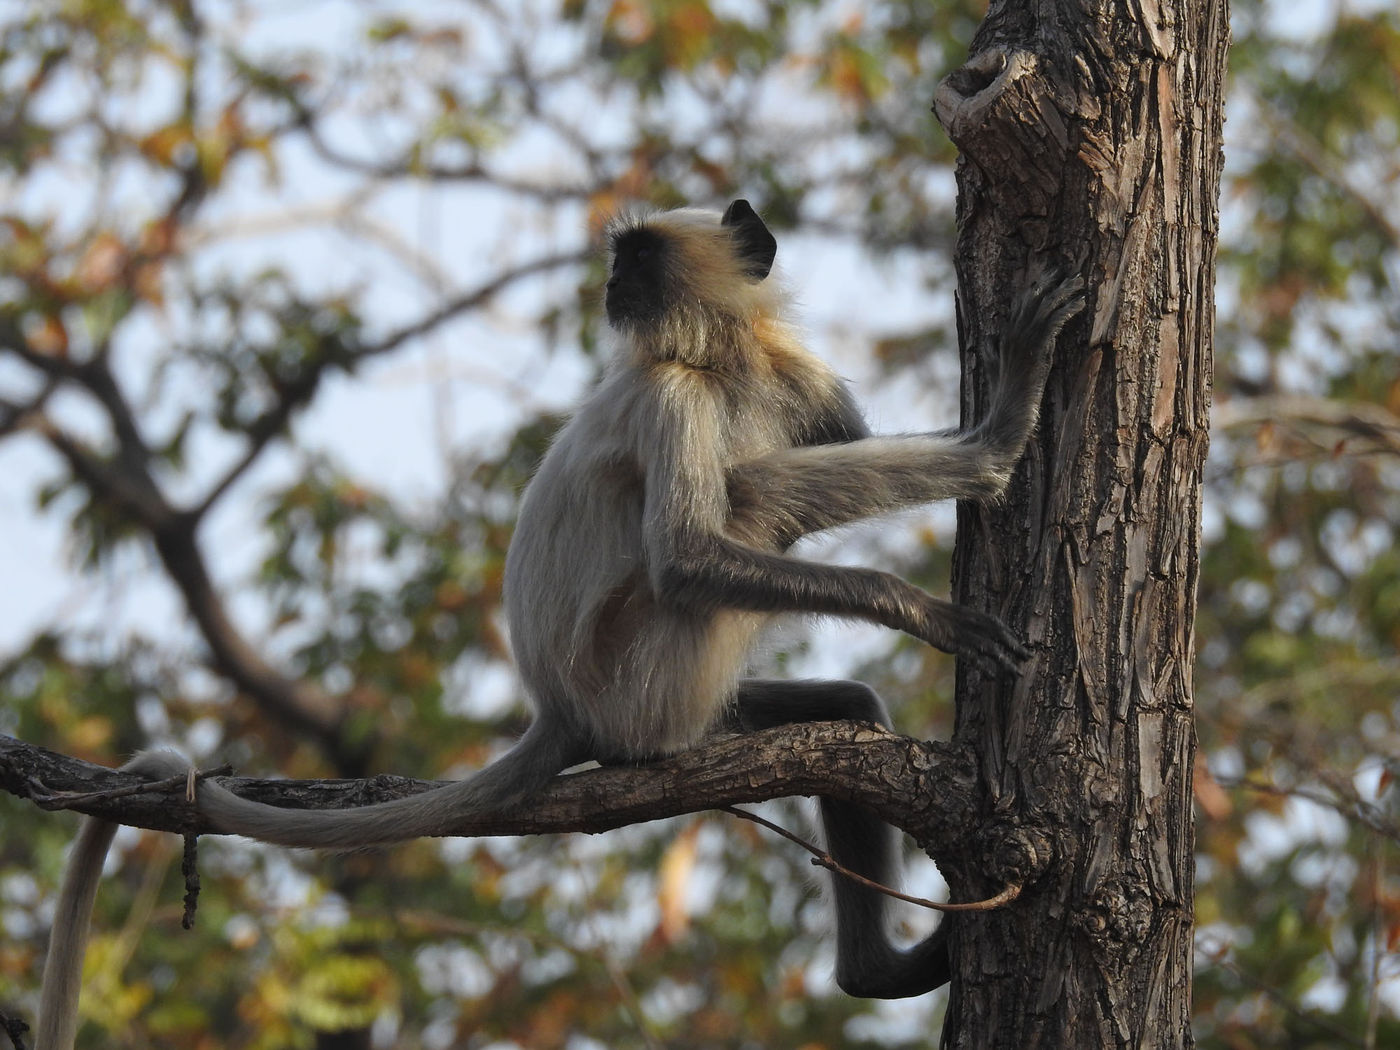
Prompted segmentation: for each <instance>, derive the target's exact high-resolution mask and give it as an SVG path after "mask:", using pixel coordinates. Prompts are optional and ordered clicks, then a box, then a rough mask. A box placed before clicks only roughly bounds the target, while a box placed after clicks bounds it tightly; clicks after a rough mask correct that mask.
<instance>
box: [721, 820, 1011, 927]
mask: <svg viewBox="0 0 1400 1050" xmlns="http://www.w3.org/2000/svg"><path fill="white" fill-rule="evenodd" d="M720 809H721V810H722V811H723V812H725V813H730V814H733V815H734V816H736V817H741V818H742V819H744V820H749V821H752V822H753V823H755V824H761V825H762V826H763V827H765V828H767V829H768V830H769V831H772V832H776V833H777V834H779V835H781V836H782V837H783V838H785V839H787V840H788V841H789V842H795V843H797V845H799V846H801V847H802V848H803V849H805V850H806V851H807V852H808V853H810V854H812V863H813V864H815V865H816V866H817V867H819V868H825V869H826V870H827V871H829V872H832V873H833V874H836V875H840V876H841V877H842V878H844V879H850V880H851V881H852V882H858V883H860V884H861V885H862V886H867V887H869V888H870V889H872V890H875V891H876V892H877V893H883V894H884V895H885V896H886V897H893V898H895V899H896V900H901V901H907V902H908V903H910V904H917V905H918V906H919V907H921V908H930V909H932V910H933V911H992V910H993V909H995V908H1000V907H1001V906H1002V905H1005V904H1010V903H1011V902H1012V901H1014V900H1015V899H1016V898H1017V897H1019V896H1020V895H1021V887H1020V886H1018V885H1015V884H1013V885H1010V886H1007V887H1006V889H1004V890H1002V891H1001V892H1000V893H998V894H997V895H996V896H995V897H988V898H987V899H986V900H981V901H967V902H965V903H962V904H951V903H948V902H947V901H931V900H929V899H928V898H927V897H911V896H910V895H909V894H907V893H900V892H899V891H898V890H896V889H894V888H892V887H890V886H886V885H885V884H884V883H880V882H876V881H875V880H873V879H867V878H866V877H865V876H864V875H860V874H858V873H856V872H854V871H852V870H851V869H850V868H847V867H843V866H842V865H841V864H838V863H837V862H836V860H835V859H834V858H833V857H832V856H831V854H830V853H828V852H826V850H824V849H821V848H819V847H817V846H814V845H812V843H810V842H808V841H807V840H806V839H804V838H802V837H800V836H798V835H794V834H793V833H792V832H791V831H788V830H787V828H784V827H779V826H778V825H777V824H774V823H773V822H772V821H771V820H765V819H764V818H762V817H760V816H759V815H758V814H756V813H750V812H749V811H748V810H744V809H739V808H738V807H736V806H721V807H720Z"/></svg>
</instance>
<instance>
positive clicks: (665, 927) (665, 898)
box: [657, 824, 700, 943]
mask: <svg viewBox="0 0 1400 1050" xmlns="http://www.w3.org/2000/svg"><path fill="white" fill-rule="evenodd" d="M699 835H700V825H699V824H692V825H691V826H690V827H689V828H687V829H686V830H685V831H684V832H682V833H681V835H680V836H678V837H677V838H676V840H675V841H674V842H672V843H671V845H670V846H669V847H667V849H666V853H665V854H664V855H663V856H662V858H661V865H660V867H659V868H658V870H657V874H658V877H659V880H660V886H659V887H658V890H657V897H658V903H659V904H660V905H661V923H660V927H659V929H660V933H661V935H662V936H663V937H664V938H665V939H666V940H667V941H668V942H671V943H674V942H675V941H676V940H678V939H679V938H680V937H682V936H683V935H684V934H685V931H686V929H687V928H688V927H689V926H690V911H689V909H688V908H687V907H686V902H685V894H686V890H687V889H688V888H689V886H690V877H691V875H692V874H693V873H694V871H695V859H696V855H697V853H698V846H697V843H698V839H699Z"/></svg>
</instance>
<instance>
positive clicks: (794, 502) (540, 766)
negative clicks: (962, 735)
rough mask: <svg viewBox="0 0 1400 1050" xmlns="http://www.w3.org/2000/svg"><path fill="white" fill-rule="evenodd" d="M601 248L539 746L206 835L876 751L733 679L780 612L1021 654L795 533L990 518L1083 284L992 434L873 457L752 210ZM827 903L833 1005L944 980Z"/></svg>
mask: <svg viewBox="0 0 1400 1050" xmlns="http://www.w3.org/2000/svg"><path fill="white" fill-rule="evenodd" d="M607 241H608V249H609V255H610V259H611V272H610V276H609V277H608V281H607V292H606V310H607V317H608V321H609V323H610V325H611V327H612V328H613V330H614V332H615V333H616V346H615V349H614V352H613V357H612V360H611V362H610V364H609V365H608V368H607V371H606V373H605V375H604V376H603V378H602V380H601V382H600V383H599V385H598V387H597V389H596V390H594V391H593V393H592V394H591V396H589V397H588V399H587V400H586V401H585V402H584V403H583V405H582V407H581V408H580V409H579V410H578V412H577V413H576V414H575V415H574V416H573V418H572V419H571V420H570V421H569V423H568V424H567V425H566V426H565V427H564V428H563V429H562V430H561V431H560V432H559V434H558V436H557V437H556V438H555V440H554V442H553V444H552V446H551V447H550V449H549V452H548V454H547V455H546V456H545V458H544V461H543V462H542V463H541V464H540V467H539V471H538V472H537V474H536V475H535V477H534V479H533V480H532V481H531V482H530V485H529V487H528V488H527V489H526V492H525V496H524V500H523V503H522V506H521V510H520V519H519V523H518V524H517V526H516V530H515V535H514V538H513V539H512V541H511V545H510V551H509V554H508V556H507V559H506V573H505V602H506V608H507V612H508V616H509V622H510V640H511V647H512V649H513V651H514V656H515V661H516V664H517V666H518V667H519V671H520V675H521V678H522V679H523V681H524V684H525V688H526V691H527V693H528V695H529V698H530V701H531V704H532V706H533V709H534V721H533V722H532V724H531V725H530V728H529V729H528V730H527V731H526V733H525V735H524V736H523V737H522V738H521V740H520V741H519V742H518V743H517V744H516V746H515V747H514V748H513V749H512V750H511V751H509V752H508V753H507V754H505V755H504V756H502V757H501V758H500V759H499V760H497V761H496V762H494V763H492V764H491V765H489V766H488V767H486V768H485V769H483V770H481V771H480V772H478V773H476V774H475V775H473V776H471V777H469V778H467V779H466V780H463V781H460V782H458V783H455V784H452V785H449V786H446V787H442V788H438V789H436V790H432V791H428V792H426V793H423V794H419V795H414V796H411V797H408V798H402V799H397V800H394V801H391V802H384V803H379V804H375V805H369V806H363V807H356V808H351V809H344V810H315V811H308V810H295V809H285V808H279V807H274V806H268V805H264V804H261V803H256V802H252V801H249V800H246V799H243V798H240V797H239V796H237V795H235V794H233V793H232V792H230V791H228V790H227V789H225V788H222V787H219V786H218V785H216V784H213V783H209V782H203V783H201V784H200V786H199V790H198V798H197V804H198V808H199V810H200V811H201V813H202V814H203V815H204V816H205V817H206V818H207V819H208V820H209V822H210V823H211V824H212V825H213V826H215V827H216V828H218V829H219V830H221V831H223V832H227V833H231V834H239V835H246V836H248V837H250V838H255V839H259V840H261V841H263V842H271V843H279V844H282V845H286V846H301V847H324V848H331V849H359V848H364V847H367V846H376V845H385V844H389V843H394V842H402V841H406V840H409V839H414V838H418V837H420V836H428V835H444V834H450V833H451V832H452V828H453V826H454V823H455V822H456V821H457V820H458V819H459V818H460V817H462V816H463V815H466V814H471V813H474V812H478V811H481V810H484V809H487V808H500V807H502V806H505V805H508V804H510V803H513V802H517V801H519V800H521V799H524V798H527V797H528V796H530V795H531V794H532V793H535V792H537V791H539V790H541V789H542V788H543V787H544V786H545V785H546V784H548V783H549V781H550V780H551V778H553V777H554V776H555V775H556V774H558V773H559V772H560V771H562V770H563V769H565V768H567V767H569V766H572V765H575V764H577V763H580V762H585V761H587V760H590V759H595V760H597V761H599V762H603V763H637V762H643V761H647V760H650V759H655V758H660V757H663V756H666V755H671V754H675V753H677V752H680V751H683V750H685V749H687V748H690V747H693V746H694V745H695V744H697V743H698V742H699V741H701V740H702V739H703V738H704V737H705V736H706V735H707V734H709V733H712V732H714V731H716V730H720V729H742V730H750V731H752V730H757V729H763V728H767V727H772V726H777V725H782V724H787V723H794V722H812V721H826V720H834V719H858V720H863V721H870V722H877V723H879V724H881V725H884V726H888V725H889V724H890V720H889V716H888V714H887V713H886V711H885V707H884V704H883V703H882V702H881V700H880V698H879V697H878V696H877V695H876V694H875V693H874V691H873V690H871V689H870V688H869V687H868V686H866V685H863V684H861V683H859V682H826V681H772V680H764V679H752V678H745V677H743V673H744V669H745V665H746V662H747V660H748V658H749V655H750V651H751V648H752V646H753V644H754V642H755V639H756V638H757V636H758V635H759V634H760V632H761V631H762V630H763V629H764V628H765V627H766V626H767V625H768V624H769V623H770V622H771V621H772V620H773V618H774V617H775V616H778V615H781V614H786V613H811V614H819V615H826V616H842V617H851V618H855V619H861V620H867V621H871V622H873V623H878V624H883V625H884V626H886V627H891V628H894V629H896V630H900V631H904V632H905V633H907V634H910V635H913V636H914V637H916V638H919V639H922V640H923V641H925V642H927V643H928V644H930V645H933V646H935V647H937V648H939V649H942V650H945V651H947V652H951V653H956V654H958V655H959V656H962V657H965V658H967V659H969V660H971V661H973V663H974V664H975V665H976V666H977V667H978V668H979V669H981V670H983V671H985V672H988V673H999V672H1006V673H1015V672H1016V670H1017V668H1018V665H1019V663H1020V661H1021V660H1022V659H1023V658H1024V657H1025V656H1026V655H1027V650H1026V649H1025V647H1024V645H1023V644H1022V643H1021V642H1020V640H1018V639H1017V637H1016V636H1015V635H1014V634H1012V632H1011V631H1009V630H1008V629H1007V628H1006V627H1005V626H1004V625H1003V624H1002V623H1001V622H1000V621H998V620H997V619H995V618H994V617H991V616H988V615H986V614H984V613H981V612H977V611H974V610H972V609H968V608H964V607H962V606H959V605H956V604H954V603H952V602H949V601H945V600H941V599H938V598H934V597H932V596H931V595H929V594H927V593H925V592H924V591H923V590H921V589H920V588H918V587H916V586H914V585H913V584H911V583H908V582H906V581H905V580H902V579H900V578H899V577H898V576H894V575H892V574H890V573H886V572H881V571H878V570H875V569H867V568H850V567H840V566H832V565H823V564H818V563H815V562H811V561H804V560H802V559H799V558H794V557H791V556H790V555H788V554H787V551H788V549H789V548H790V547H791V546H792V545H793V544H794V543H795V542H796V541H797V540H798V539H799V538H801V537H802V536H806V535H808V534H809V533H814V532H820V531H822V530H823V529H829V528H833V527H835V526H839V525H844V524H847V523H850V522H854V521H858V520H861V519H865V518H870V517H874V516H876V515H880V514H884V513H886V512H889V511H893V510H897V509H899V508H902V507H910V506H914V505H917V504H923V503H929V502H932V501H935V500H942V499H972V500H981V501H991V500H995V499H997V498H998V497H999V496H1000V495H1001V494H1002V492H1003V491H1004V489H1005V487H1006V484H1007V482H1008V480H1009V478H1010V476H1011V472H1012V469H1013V468H1014V467H1015V465H1016V463H1017V461H1018V460H1019V458H1020V456H1021V453H1022V451H1023V449H1024V447H1025V445H1026V442H1027V440H1028V438H1029V436H1030V433H1031V431H1032V430H1033V429H1034V427H1035V423H1036V415H1037V412H1038V408H1039V403H1040V398H1041V393H1042V390H1043V387H1044V384H1045V378H1046V373H1047V372H1048V370H1049V367H1050V359H1051V351H1052V349H1053V344H1054V341H1055V338H1056V336H1057V335H1058V333H1059V331H1060V329H1061V328H1062V326H1063V325H1064V324H1065V322H1066V321H1067V320H1068V319H1069V318H1070V317H1072V316H1073V315H1074V314H1076V313H1077V312H1078V311H1079V310H1080V308H1081V306H1082V298H1081V296H1080V295H1079V290H1080V288H1081V287H1082V284H1081V282H1080V281H1079V280H1078V279H1077V278H1076V279H1070V280H1062V281H1058V282H1057V281H1054V280H1050V279H1042V280H1040V281H1038V282H1036V283H1035V284H1033V285H1032V286H1031V287H1029V288H1028V289H1027V290H1026V291H1025V292H1023V293H1022V294H1021V296H1020V297H1019V299H1018V301H1017V302H1016V304H1015V305H1014V307H1013V309H1012V311H1011V317H1010V322H1009V324H1008V326H1007V329H1006V331H1005V333H1004V334H1003V337H1002V339H1001V341H1000V345H999V346H998V347H996V348H995V350H994V353H993V355H992V356H991V358H990V359H989V360H987V361H986V367H987V374H988V376H989V377H990V389H989V398H990V400H989V403H988V410H987V414H986V417H985V418H984V419H982V420H980V421H978V422H977V423H976V424H975V425H973V426H971V427H969V428H967V429H962V430H958V429H952V430H944V431H936V432H933V433H926V434H909V435H899V436H886V437H872V436H871V435H870V433H869V431H868V429H867V428H866V425H865V422H864V420H863V419H862V417H861V414H860V412H859V410H858V409H857V407H856V405H855V402H854V400H853V399H852V397H851V394H850V392H849V391H848V390H847V388H846V386H845V385H844V384H843V383H842V381H841V380H840V379H838V378H837V376H836V375H835V374H834V373H833V372H832V370H831V369H830V368H829V367H827V365H825V364H824V363H822V362H821V361H820V360H818V359H817V358H816V357H815V356H813V355H812V354H811V353H810V352H809V351H808V350H806V349H805V348H804V347H803V345H802V344H801V342H800V341H799V339H798V336H797V333H796V331H795V330H794V329H793V328H792V327H791V324H790V321H789V319H788V300H787V297H786V296H785V294H784V292H783V290H782V289H781V287H780V285H779V283H778V282H777V281H776V280H775V279H773V278H772V277H770V271H771V269H772V266H773V260H774V256H775V254H776V251H777V243H776V241H775V240H774V238H773V235H772V234H771V233H770V232H769V230H768V228H767V227H766V226H765V225H764V224H763V221H762V220H761V219H760V218H759V217H758V215H757V214H756V213H755V212H754V210H753V209H752V208H751V207H750V206H749V204H748V202H747V201H743V200H736V201H734V202H733V203H732V204H730V206H729V208H728V209H727V210H726V211H725V212H724V213H723V215H720V214H718V213H715V212H708V211H701V210H694V209H683V210H679V211H671V212H663V213H660V214H654V215H649V216H644V217H624V218H620V219H618V220H616V221H614V222H613V223H612V224H611V225H610V227H609V229H608V233H607ZM138 761H142V762H146V763H147V765H146V766H143V767H141V771H142V772H144V773H146V774H147V775H152V776H154V775H160V774H165V775H169V774H170V773H171V772H178V770H179V768H180V767H179V760H177V759H175V758H174V757H173V756H157V755H147V756H143V758H142V759H138ZM151 762H154V763H155V764H156V766H155V767H150V766H149V763H151ZM133 765H134V764H133ZM167 765H168V766H170V767H171V768H169V769H166V768H165V766H167ZM821 816H822V823H823V826H824V832H825V835H826V840H827V845H828V849H829V852H830V853H831V855H832V858H833V859H834V860H835V861H836V862H837V863H838V864H840V865H841V866H843V867H846V868H848V869H850V870H853V871H855V872H857V873H858V874H860V875H863V876H865V877H866V878H868V879H870V880H873V881H874V882H877V883H888V882H889V881H891V879H892V878H893V877H894V875H895V870H896V868H897V866H898V861H897V852H896V847H897V839H896V836H895V832H894V831H893V829H891V828H889V827H887V826H885V825H884V824H882V823H880V822H879V821H877V820H875V819H873V818H872V817H871V816H870V815H869V814H868V813H867V812H866V811H864V810H863V809H861V808H860V807H859V806H857V805H854V804H851V803H848V802H841V801H836V800H831V799H823V800H822V802H821ZM104 848H105V846H104ZM101 867H102V861H101V857H100V856H96V857H95V858H94V851H92V850H89V851H87V852H86V853H84V852H81V851H80V852H79V853H77V854H75V862H74V870H73V872H72V873H71V876H70V877H71V878H72V879H74V880H76V881H77V882H78V883H79V884H80V885H79V891H78V892H77V894H76V896H77V898H79V899H90V895H91V894H90V889H87V890H84V887H83V885H82V884H83V883H84V882H85V881H95V880H96V878H97V876H98V874H99V873H100V869H101ZM84 892H86V897H84ZM65 896H68V894H67V893H66V894H65ZM833 896H834V899H835V907H836V940H837V962H836V980H837V983H838V984H839V985H840V986H841V987H842V988H843V989H844V990H845V991H847V992H848V993H850V994H851V995H858V996H869V997H878V998H899V997H904V996H911V995H918V994H920V993H922V992H926V991H928V990H930V989H932V988H934V987H937V986H938V985H940V984H942V983H944V982H945V981H946V980H947V979H948V963H947V955H946V944H945V943H944V938H943V936H942V935H941V933H940V932H935V933H934V934H932V935H930V936H929V937H928V938H927V939H926V940H924V941H923V942H921V943H919V944H917V945H915V946H913V947H912V948H908V949H900V948H898V947H896V946H895V945H894V943H893V942H892V941H891V939H890V936H889V933H888V932H887V930H886V928H885V921H884V920H885V897H884V896H883V895H882V894H880V893H879V892H878V891H875V890H872V889H870V888H869V887H867V886H864V885H861V884H858V883H856V882H854V881H851V880H848V879H844V878H839V877H838V878H836V879H835V880H834V893H833ZM79 910H81V909H79ZM72 913H73V909H67V910H65V912H64V913H63V916H62V918H63V920H64V921H63V922H59V923H56V924H55V930H54V936H53V946H52V947H51V950H50V955H51V961H50V967H49V970H50V972H51V973H54V974H61V973H63V972H65V971H71V970H72V969H73V968H74V967H75V966H77V965H78V964H79V963H80V961H81V960H80V956H81V942H82V937H83V933H84V930H85V927H86V923H87V919H86V914H85V913H84V914H83V915H82V916H77V915H74V914H72ZM50 979H51V978H50V977H48V976H46V984H48V982H49V981H50ZM53 979H54V980H58V978H57V977H55V978H53ZM69 983H70V984H72V985H73V986H74V989H75V987H76V982H73V981H70V982H69ZM48 1020H49V1019H48V1018H43V1017H41V1029H40V1031H41V1041H40V1044H39V1047H38V1050H66V1047H61V1046H59V1045H57V1043H55V1045H52V1046H50V1045H46V1043H45V1042H44V1041H43V1035H42V1033H43V1032H44V1029H43V1028H42V1025H43V1024H44V1023H46V1022H47V1021H48ZM70 1038H71V1036H70Z"/></svg>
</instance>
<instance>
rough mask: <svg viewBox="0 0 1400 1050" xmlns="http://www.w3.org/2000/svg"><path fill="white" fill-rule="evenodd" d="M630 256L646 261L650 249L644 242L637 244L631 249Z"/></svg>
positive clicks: (648, 257)
mask: <svg viewBox="0 0 1400 1050" xmlns="http://www.w3.org/2000/svg"><path fill="white" fill-rule="evenodd" d="M632 257H633V258H634V259H636V260H637V261H638V262H646V261H647V260H648V259H650V258H651V249H650V248H648V247H647V246H646V245H645V244H639V245H637V247H636V250H635V251H633V253H632Z"/></svg>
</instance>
